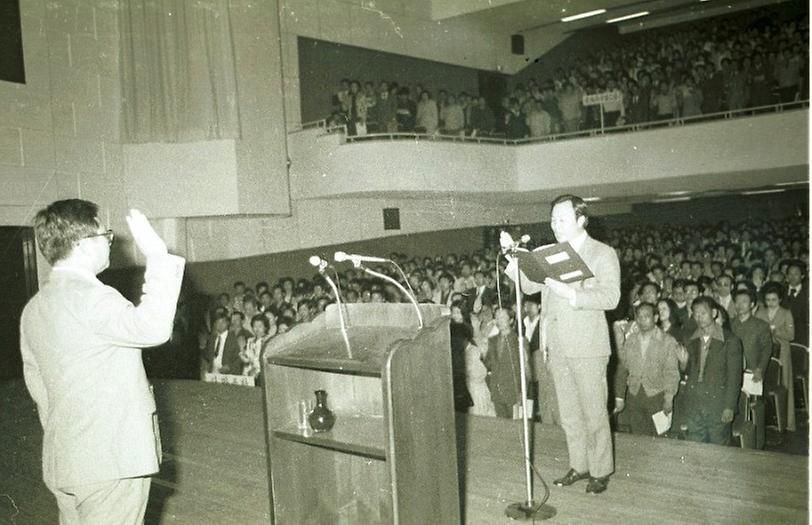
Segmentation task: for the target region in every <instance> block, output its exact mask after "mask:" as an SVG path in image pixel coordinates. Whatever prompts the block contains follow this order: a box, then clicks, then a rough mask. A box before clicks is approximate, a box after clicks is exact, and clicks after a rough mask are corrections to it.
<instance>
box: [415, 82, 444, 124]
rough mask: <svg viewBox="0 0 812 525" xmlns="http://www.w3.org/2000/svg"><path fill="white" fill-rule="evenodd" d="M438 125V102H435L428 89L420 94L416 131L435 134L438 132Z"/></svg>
mask: <svg viewBox="0 0 812 525" xmlns="http://www.w3.org/2000/svg"><path fill="white" fill-rule="evenodd" d="M438 125H439V121H438V116H437V103H436V102H434V100H433V99H432V98H431V95H430V94H429V92H428V91H424V92H422V93H421V94H420V102H418V103H417V123H416V125H415V131H417V132H418V133H426V134H428V135H433V134H434V133H436V132H437V126H438Z"/></svg>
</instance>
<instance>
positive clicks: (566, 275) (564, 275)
mask: <svg viewBox="0 0 812 525" xmlns="http://www.w3.org/2000/svg"><path fill="white" fill-rule="evenodd" d="M583 274H584V272H582V271H581V270H575V271H574V272H567V273H562V274H561V275H559V276H558V280H559V281H566V280H567V279H572V278H574V277H580V276H582V275H583Z"/></svg>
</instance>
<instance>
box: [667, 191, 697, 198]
mask: <svg viewBox="0 0 812 525" xmlns="http://www.w3.org/2000/svg"><path fill="white" fill-rule="evenodd" d="M689 193H691V192H690V191H689V190H679V191H665V192H663V193H660V195H664V196H666V197H670V196H672V195H688V194H689Z"/></svg>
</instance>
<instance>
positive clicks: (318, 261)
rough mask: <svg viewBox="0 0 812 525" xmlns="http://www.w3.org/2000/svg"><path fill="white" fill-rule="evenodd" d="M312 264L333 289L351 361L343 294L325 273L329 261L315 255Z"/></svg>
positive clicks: (339, 320)
mask: <svg viewBox="0 0 812 525" xmlns="http://www.w3.org/2000/svg"><path fill="white" fill-rule="evenodd" d="M310 264H312V265H313V266H315V267H316V268H317V269H318V271H319V273H320V274H321V276H322V277H324V280H325V281H327V284H329V285H330V288H332V290H333V293H334V294H335V296H336V308H337V309H338V322H339V325H340V327H341V335H342V336H343V337H344V345H345V346H346V347H347V356H348V357H349V358H350V359H352V348H350V338H349V336H348V335H347V325H346V324H345V323H344V313H343V311H342V310H343V305H342V304H341V294H340V293H339V291H338V287H337V286H336V284H335V283H334V282H333V280H332V279H331V278H330V276H329V275H327V274H326V273H325V272H324V270H325V269H326V268H327V267H328V266H329V264H328V263H327V261H325V260H324V259H322V258H321V257H319V256H318V255H313V256H312V257H310Z"/></svg>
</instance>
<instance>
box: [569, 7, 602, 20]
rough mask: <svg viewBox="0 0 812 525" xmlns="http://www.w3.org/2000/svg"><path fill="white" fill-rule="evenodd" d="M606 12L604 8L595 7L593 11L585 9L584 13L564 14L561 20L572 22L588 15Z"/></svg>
mask: <svg viewBox="0 0 812 525" xmlns="http://www.w3.org/2000/svg"><path fill="white" fill-rule="evenodd" d="M605 12H606V9H595V10H594V11H587V12H585V13H578V14H577V15H570V16H565V17H564V18H562V19H561V21H562V22H573V21H575V20H581V19H582V18H589V17H590V16H598V15H602V14H604V13H605Z"/></svg>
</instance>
